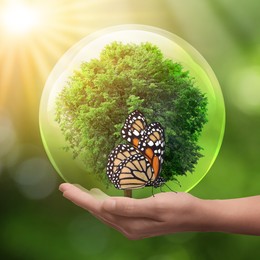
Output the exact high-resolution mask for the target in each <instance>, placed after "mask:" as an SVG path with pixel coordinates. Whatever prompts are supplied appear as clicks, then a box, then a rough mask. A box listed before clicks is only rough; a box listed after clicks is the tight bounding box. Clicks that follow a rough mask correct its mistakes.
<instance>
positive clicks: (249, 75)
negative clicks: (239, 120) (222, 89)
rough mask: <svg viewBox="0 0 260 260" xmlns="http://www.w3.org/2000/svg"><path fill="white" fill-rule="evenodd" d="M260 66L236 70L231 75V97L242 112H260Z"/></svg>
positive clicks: (256, 113)
mask: <svg viewBox="0 0 260 260" xmlns="http://www.w3.org/2000/svg"><path fill="white" fill-rule="evenodd" d="M259 82H260V67H259V66H251V67H245V68H239V69H237V70H235V71H234V72H233V74H232V76H231V77H230V88H229V91H228V94H229V98H230V100H231V101H232V103H233V105H234V106H235V107H237V108H238V109H239V110H240V111H241V112H243V113H246V114H249V115H250V114H252V115H259V114H260V87H259Z"/></svg>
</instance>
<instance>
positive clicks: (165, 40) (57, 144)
mask: <svg viewBox="0 0 260 260" xmlns="http://www.w3.org/2000/svg"><path fill="white" fill-rule="evenodd" d="M112 41H120V42H123V43H128V42H133V43H141V42H151V43H152V44H155V45H157V46H158V47H159V48H160V49H161V50H162V52H163V54H164V55H165V57H167V58H170V59H172V60H174V61H175V62H180V63H181V64H182V65H183V67H184V69H186V70H188V71H190V74H191V76H192V77H194V78H195V80H196V85H197V86H198V87H199V88H200V89H201V91H202V92H203V93H206V95H207V97H208V102H209V104H208V119H209V122H208V123H207V124H206V125H205V127H204V129H203V132H202V136H201V138H200V140H199V145H200V146H201V147H203V149H204V150H203V155H204V157H203V158H201V159H200V161H199V163H198V164H197V167H196V170H195V172H194V173H193V174H188V175H187V176H185V177H178V180H179V181H180V183H181V187H178V185H176V183H175V182H172V183H167V184H168V185H170V186H171V187H172V189H174V190H180V191H188V190H190V189H191V188H192V187H193V186H195V185H196V184H197V183H198V182H199V181H200V180H201V179H202V178H203V177H204V176H205V174H206V173H207V172H208V170H209V169H210V167H211V165H212V164H213V162H214V160H215V159H216V156H217V154H218V151H219V149H220V145H221V142H222V138H223V134H224V125H225V111H224V102H223V98H222V93H221V89H220V87H219V85H218V81H217V79H216V77H215V75H214V73H213V71H212V70H211V68H210V67H209V65H208V64H207V62H206V61H205V60H204V59H203V58H202V56H201V55H200V54H199V53H198V52H197V51H196V50H195V49H194V48H192V47H191V46H190V45H189V44H188V43H186V42H185V41H183V40H182V39H180V38H179V37H177V36H175V35H173V34H171V33H169V32H167V31H164V30H161V29H159V28H155V27H149V26H142V25H124V26H116V27H112V28H108V29H105V30H103V31H99V32H97V33H95V34H92V35H90V36H88V37H86V38H84V39H83V40H81V41H80V42H79V43H78V44H76V45H75V46H73V47H72V48H71V49H70V50H69V51H68V52H67V53H65V54H64V56H63V57H62V58H61V59H60V60H59V62H58V63H57V65H56V66H55V68H54V69H53V71H52V73H51V74H50V76H49V78H48V80H47V82H46V85H45V88H44V92H43V95H42V99H41V107H40V129H41V135H42V139H43V143H44V147H45V149H46V151H47V154H48V156H49V158H50V160H51V162H52V164H53V165H54V167H55V169H56V170H57V172H58V173H59V174H60V175H61V176H62V177H63V178H64V179H65V180H66V181H68V182H72V183H79V184H81V185H82V186H83V187H85V188H87V189H90V188H93V187H99V188H101V189H102V190H103V191H105V192H107V193H109V194H121V191H120V192H118V191H116V190H115V189H114V188H109V189H106V187H105V184H101V183H98V181H97V180H96V179H95V178H93V175H91V173H89V172H88V169H87V167H86V166H84V165H83V163H82V162H81V161H79V159H73V155H72V154H71V153H70V152H65V151H64V149H62V148H63V147H64V146H65V142H66V141H65V138H64V137H63V136H62V134H61V131H60V129H59V126H58V124H57V122H55V100H56V97H57V95H58V93H59V92H60V91H61V89H62V88H63V87H64V86H65V83H66V81H67V80H68V77H69V76H70V75H71V74H72V72H73V71H74V70H75V69H76V68H79V66H80V64H81V63H82V62H83V61H85V62H86V61H88V60H90V59H92V58H97V57H98V56H99V53H100V51H101V50H102V49H103V47H104V46H105V45H106V44H108V43H110V42H112ZM112 148H113V147H111V149H112ZM145 190H146V191H143V190H142V191H139V190H138V191H136V192H135V193H136V194H137V196H139V195H140V196H143V195H144V193H145V192H147V189H145ZM147 194H149V195H150V194H151V191H150V190H149V192H148V193H147Z"/></svg>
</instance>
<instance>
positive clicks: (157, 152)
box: [137, 123, 165, 181]
mask: <svg viewBox="0 0 260 260" xmlns="http://www.w3.org/2000/svg"><path fill="white" fill-rule="evenodd" d="M137 149H138V150H139V151H140V152H141V153H142V154H143V155H144V156H145V157H146V158H147V159H148V160H149V162H150V164H151V165H152V167H153V170H154V175H153V177H152V179H151V181H155V180H156V179H157V178H158V177H159V174H160V171H161V168H162V163H163V155H164V150H165V137H164V129H163V127H162V126H161V124H160V123H151V124H150V125H149V126H148V127H147V128H146V129H145V131H144V133H143V135H142V137H141V139H140V142H139V145H138V148H137Z"/></svg>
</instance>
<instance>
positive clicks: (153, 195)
mask: <svg viewBox="0 0 260 260" xmlns="http://www.w3.org/2000/svg"><path fill="white" fill-rule="evenodd" d="M152 194H153V197H155V196H154V193H153V186H152Z"/></svg>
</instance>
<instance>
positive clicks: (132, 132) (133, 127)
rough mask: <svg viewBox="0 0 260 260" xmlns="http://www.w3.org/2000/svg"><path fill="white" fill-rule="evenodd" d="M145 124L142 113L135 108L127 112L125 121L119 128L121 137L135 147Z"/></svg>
mask: <svg viewBox="0 0 260 260" xmlns="http://www.w3.org/2000/svg"><path fill="white" fill-rule="evenodd" d="M146 126H147V123H146V120H145V117H144V115H143V114H142V113H141V112H140V111H138V110H135V111H133V112H132V113H131V114H129V116H128V117H127V119H126V121H125V124H124V126H123V128H122V130H121V134H122V137H123V138H124V139H125V140H127V141H128V142H129V143H130V144H132V145H133V146H134V147H135V148H137V147H138V144H139V141H140V138H141V136H142V133H143V131H144V130H145V128H146Z"/></svg>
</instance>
